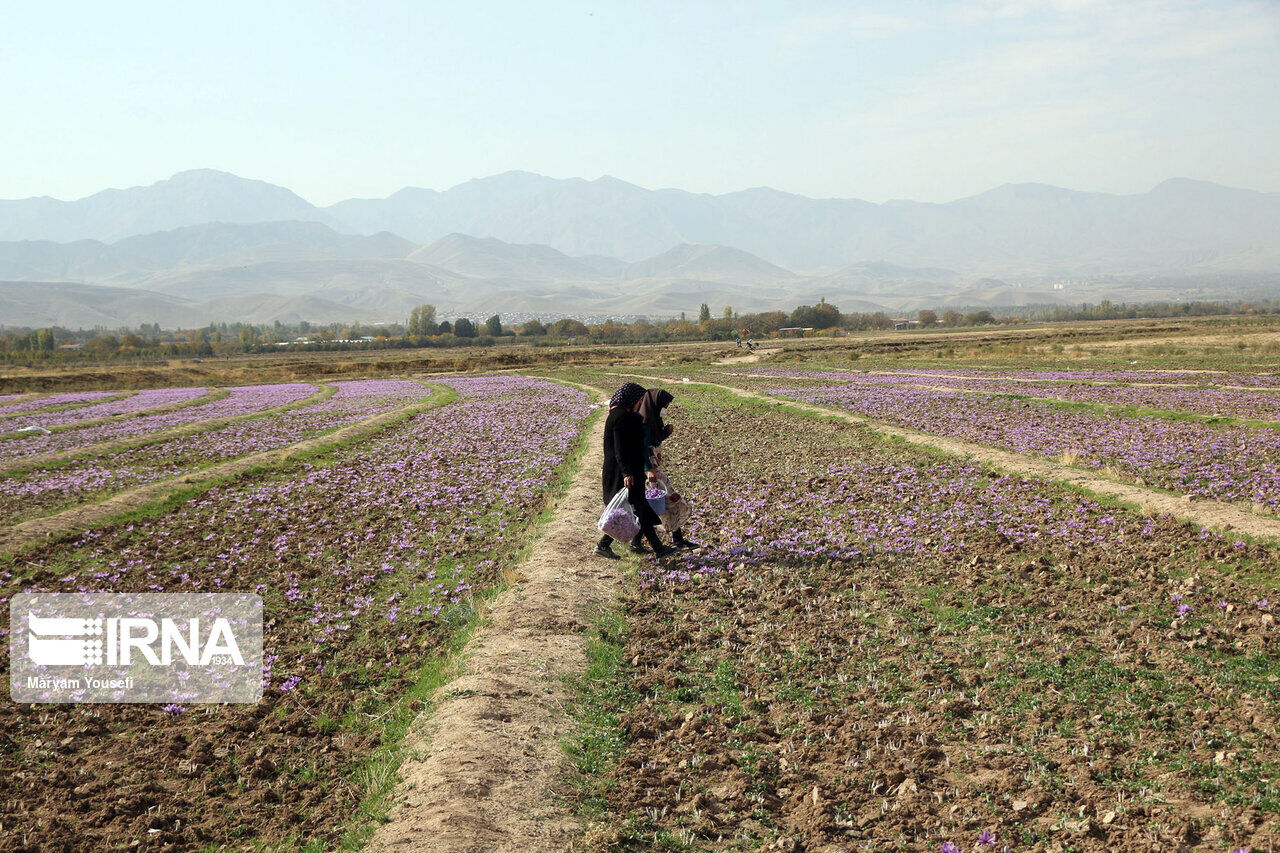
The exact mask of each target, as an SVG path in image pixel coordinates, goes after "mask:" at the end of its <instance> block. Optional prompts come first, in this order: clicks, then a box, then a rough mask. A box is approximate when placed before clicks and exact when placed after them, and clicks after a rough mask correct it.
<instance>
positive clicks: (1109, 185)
mask: <svg viewBox="0 0 1280 853" xmlns="http://www.w3.org/2000/svg"><path fill="white" fill-rule="evenodd" d="M0 80H3V81H4V84H3V85H2V86H0V197H3V198H17V197H23V196H29V195H46V194H47V195H52V196H55V197H58V198H77V197H80V196H83V195H87V194H89V193H91V192H95V191H97V190H99V189H102V188H103V187H107V186H115V187H119V186H132V185H137V184H145V183H151V182H153V181H155V180H158V179H161V178H165V177H168V176H169V175H170V174H172V173H174V172H177V171H180V170H183V169H189V168H197V167H209V168H216V169H224V170H227V171H230V172H235V173H236V174H239V175H242V176H245V177H252V178H260V179H262V180H267V181H271V182H273V183H277V184H282V185H284V186H287V187H289V188H291V189H293V190H295V191H297V192H298V193H299V194H301V195H302V196H303V197H305V198H307V199H308V200H310V201H313V202H315V203H317V204H328V203H332V202H334V201H337V200H339V199H342V198H346V197H349V196H383V195H387V194H389V193H391V192H393V191H395V190H397V189H399V188H400V187H403V186H406V185H412V186H424V187H433V188H437V189H443V188H445V187H448V186H452V185H453V184H456V183H459V182H461V181H464V180H467V179H469V178H472V177H478V176H484V175H489V174H494V173H497V172H502V171H506V170H508V169H527V170H529V171H535V172H541V173H543V174H548V175H553V176H556V177H569V176H582V177H587V178H595V177H598V176H600V175H602V174H611V175H615V176H617V177H620V178H622V179H624V180H628V181H632V182H634V183H638V184H641V185H643V186H647V187H662V186H678V187H682V188H685V189H690V190H695V191H705V192H725V191H730V190H735V189H741V188H744V187H749V186H759V185H770V186H774V187H777V188H779V189H783V190H789V191H792V192H799V193H804V194H806V195H813V196H856V197H861V198H867V199H871V200H873V201H882V200H884V199H887V198H915V199H921V200H928V201H945V200H949V199H953V198H957V197H960V196H964V195H968V194H972V193H975V192H980V191H982V190H985V189H988V188H990V187H992V186H995V185H997V184H1001V183H1005V182H1019V181H1042V182H1045V183H1052V184H1058V185H1062V186H1068V187H1072V188H1076V189H1096V190H1105V191H1110V192H1139V191H1143V190H1146V189H1148V188H1150V187H1151V186H1152V185H1153V184H1155V183H1157V182H1159V181H1160V180H1162V179H1164V178H1167V177H1171V176H1185V177H1193V178H1204V179H1208V180H1214V181H1219V182H1222V183H1226V184H1232V185H1236V186H1247V187H1253V188H1255V189H1264V190H1272V191H1280V0H1216V2H1182V1H1181V0H1149V1H1148V0H1123V2H1120V1H1119V0H1117V2H1107V0H1056V2H1045V3H1040V2H1024V1H1023V0H1008V2H1003V0H991V2H972V3H970V2H963V3H961V2H955V3H944V2H936V3H924V2H918V3H917V2H910V0H905V1H903V2H881V3H855V2H845V3H817V2H815V3H782V2H758V3H735V2H724V3H705V2H696V0H683V2H677V3H654V2H645V3H625V4H624V3H620V2H611V3H607V2H596V3H549V2H533V3H530V2H528V0H525V2H518V3H483V2H480V3H461V2H459V3H422V2H419V3H413V2H377V1H376V0H368V2H361V3H355V2H353V3H338V2H318V0H307V2H277V0H257V2H253V3H243V2H233V0H220V2H217V3H184V2H177V3H175V2H166V3H148V4H138V3H129V2H122V1H121V0H116V2H105V3H104V2H101V0H95V2H84V3H71V2H51V3H36V2H22V3H18V2H10V3H3V4H0Z"/></svg>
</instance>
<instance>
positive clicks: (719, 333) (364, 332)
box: [0, 299, 1280, 363]
mask: <svg viewBox="0 0 1280 853" xmlns="http://www.w3.org/2000/svg"><path fill="white" fill-rule="evenodd" d="M1277 313H1280V300H1259V301H1253V302H1240V301H1235V302H1227V301H1188V302H1162V303H1149V304H1135V305H1126V304H1124V303H1119V304H1115V303H1111V302H1109V301H1103V302H1100V303H1098V304H1096V305H1088V304H1085V305H1081V306H1080V307H1079V308H1066V307H1063V306H1040V307H1035V306H1033V307H1029V308H1006V309H999V310H997V311H994V312H993V311H992V310H988V309H978V310H973V311H967V312H961V311H958V310H955V309H949V310H946V311H943V312H941V313H939V312H937V311H934V310H929V309H925V310H921V311H918V312H916V313H915V315H914V316H913V317H910V318H904V317H893V316H891V315H889V314H887V313H886V312H883V311H875V312H856V311H855V312H843V311H841V310H840V309H839V308H838V307H836V306H835V305H832V304H831V303H829V302H827V301H826V300H825V299H820V300H819V301H818V302H817V303H816V304H814V305H799V306H797V307H796V308H795V309H793V310H792V311H789V312H786V311H765V312H756V313H747V314H739V313H738V312H736V311H734V310H733V308H732V307H731V306H727V305H726V306H724V308H723V310H722V311H720V313H719V316H713V315H712V311H711V307H710V306H709V305H707V304H705V303H704V304H702V305H701V306H699V309H698V316H697V319H696V320H689V319H687V318H686V317H685V314H684V313H681V315H680V316H679V317H673V318H670V319H667V320H660V321H656V322H654V321H649V320H644V319H641V320H635V321H633V322H621V321H618V320H605V321H603V322H601V323H592V324H588V323H584V322H582V321H580V320H575V319H571V318H563V319H559V320H555V321H554V322H547V323H544V322H543V321H541V320H539V319H532V320H528V321H525V322H523V323H520V324H519V325H513V326H508V325H507V324H505V323H503V322H502V318H501V317H500V316H499V315H497V314H494V315H492V316H490V317H489V318H488V319H486V320H484V321H483V322H479V321H473V320H471V319H469V318H466V317H458V318H456V319H454V320H452V321H450V320H441V319H439V318H438V315H437V311H436V308H435V306H433V305H429V304H424V305H419V306H416V307H415V308H413V310H412V311H410V312H409V316H408V318H407V319H406V320H405V322H403V323H386V324H377V325H362V324H360V323H328V324H316V323H310V322H307V321H305V320H303V321H301V322H298V323H281V322H279V321H276V322H275V323H269V324H255V323H211V324H210V325H208V326H204V327H201V328H198V329H185V330H184V329H173V330H169V329H162V328H161V327H160V326H159V324H157V323H144V324H142V325H140V326H137V327H133V328H121V329H115V330H107V329H102V328H98V329H91V330H83V329H77V330H71V329H65V328H61V327H57V326H55V327H49V328H41V329H32V328H9V329H0V359H2V360H4V361H5V362H8V363H33V362H42V361H78V360H84V361H103V360H108V361H110V360H138V359H169V358H210V357H219V356H231V355H239V354H249V353H268V352H280V351H285V350H288V349H290V348H300V349H309V350H316V349H318V350H364V349H400V348H413V347H463V346H500V345H503V344H510V343H517V342H519V343H529V344H533V345H535V346H557V345H566V344H579V343H605V344H623V343H659V342H663V341H697V340H732V339H734V338H742V339H751V338H768V337H774V336H779V335H787V334H806V335H807V334H819V335H823V334H825V335H831V334H838V333H840V332H841V331H874V330H888V329H893V328H895V327H900V326H902V325H904V321H906V324H909V325H910V326H912V327H916V328H926V329H930V328H961V327H966V326H968V327H973V326H985V325H994V324H999V325H1017V324H1023V323H1040V322H1063V321H1080V320H1110V319H1137V318H1144V317H1149V318H1164V317H1197V316H1213V315H1226V314H1277Z"/></svg>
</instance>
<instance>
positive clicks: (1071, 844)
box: [0, 365, 1280, 853]
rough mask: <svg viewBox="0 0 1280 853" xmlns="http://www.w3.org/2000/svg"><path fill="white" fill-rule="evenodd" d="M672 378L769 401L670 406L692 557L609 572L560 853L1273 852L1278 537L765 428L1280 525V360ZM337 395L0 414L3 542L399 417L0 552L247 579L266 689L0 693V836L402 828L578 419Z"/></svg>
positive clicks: (3, 582) (170, 574)
mask: <svg viewBox="0 0 1280 853" xmlns="http://www.w3.org/2000/svg"><path fill="white" fill-rule="evenodd" d="M560 374H561V375H562V376H563V377H564V378H566V379H570V380H573V381H577V382H582V383H585V384H588V385H593V386H596V387H598V388H600V389H601V390H604V391H609V390H612V388H613V387H616V386H617V385H618V384H620V383H621V382H622V381H623V380H624V377H621V376H615V375H611V374H604V373H602V372H599V371H593V370H589V369H582V370H562V371H561V372H560ZM688 375H690V376H693V377H695V378H701V379H706V380H707V381H711V382H718V383H721V384H726V385H735V386H740V387H746V388H752V389H754V390H759V391H763V392H766V393H767V394H768V395H770V396H772V397H773V398H774V399H775V400H776V403H768V402H761V401H752V400H744V399H741V398H739V397H736V396H734V395H732V394H730V393H729V392H727V391H721V390H716V389H709V388H706V387H705V386H698V385H695V384H684V383H679V382H676V383H672V384H671V385H669V386H667V387H669V388H670V390H672V391H673V393H674V394H675V397H676V402H675V404H674V405H673V406H672V407H671V410H670V421H671V423H672V425H673V426H674V429H675V432H674V434H673V436H672V438H671V439H670V440H669V442H668V443H667V444H665V445H664V450H665V452H666V455H667V465H666V467H667V470H668V473H669V474H670V475H671V477H672V480H673V483H674V485H675V486H676V488H677V489H679V491H681V492H682V493H683V494H684V495H685V496H686V497H688V498H689V500H690V501H691V503H692V505H693V507H694V516H693V519H692V521H691V522H690V523H689V524H688V525H687V527H686V531H687V532H688V534H689V536H690V537H691V538H693V539H695V540H698V541H702V542H703V543H705V547H704V548H702V549H701V550H698V551H684V552H681V553H680V554H679V555H678V556H675V557H673V558H669V559H666V560H663V561H661V562H659V561H657V560H654V559H653V558H651V557H635V556H632V555H627V556H626V558H625V559H626V560H627V561H628V565H627V568H628V569H629V572H628V574H627V576H628V577H629V578H630V581H629V582H628V585H627V588H626V589H625V590H624V597H623V599H622V601H621V604H620V605H619V608H618V609H617V610H616V611H615V612H613V613H611V614H606V615H604V616H603V617H602V621H601V624H600V629H599V637H598V638H597V640H596V641H595V642H594V645H593V648H592V661H593V665H592V668H591V671H590V672H589V673H588V674H587V675H586V676H584V678H583V679H581V681H580V682H579V683H578V684H577V685H576V688H575V689H576V695H577V699H576V700H575V702H574V707H573V708H572V713H573V716H574V717H575V719H576V720H577V723H576V728H575V730H574V734H573V736H572V738H571V739H570V742H569V743H568V744H567V745H566V746H567V750H568V755H569V762H570V767H569V769H568V771H567V773H568V776H569V778H567V779H566V786H565V792H567V793H568V794H569V800H570V801H571V802H572V803H574V804H575V805H576V807H577V808H578V809H579V811H580V815H581V817H582V819H583V821H584V849H596V850H637V851H639V850H706V851H712V850H715V851H720V850H769V849H772V850H797V851H799V850H807V851H824V853H833V851H836V850H881V849H885V850H920V851H954V850H963V851H966V853H973V851H975V850H976V851H985V850H1006V849H1007V850H1009V851H1035V850H1061V851H1067V850H1075V851H1112V850H1119V851H1137V850H1144V851H1146V850H1199V849H1204V850H1221V851H1228V852H1229V851H1235V850H1250V851H1259V850H1267V849H1268V845H1269V844H1272V843H1273V842H1274V841H1275V840H1277V839H1280V730H1278V727H1280V657H1278V656H1277V642H1278V641H1277V633H1276V631H1277V628H1276V614H1275V607H1276V606H1277V605H1273V602H1277V603H1280V590H1277V588H1276V580H1275V572H1276V568H1277V565H1278V564H1280V562H1278V558H1280V545H1277V543H1274V542H1268V541H1254V540H1250V539H1247V538H1245V537H1242V536H1237V535H1233V534H1232V532H1231V531H1229V530H1228V531H1214V530H1208V529H1201V528H1200V527H1198V526H1195V525H1190V524H1187V523H1184V522H1181V521H1179V520H1178V519H1176V518H1173V517H1170V516H1167V515H1164V516H1162V515H1150V514H1143V513H1140V512H1136V511H1133V510H1129V509H1125V508H1123V507H1119V506H1113V505H1109V504H1105V503H1100V502H1098V501H1096V500H1092V499H1090V498H1088V497H1086V496H1083V495H1081V494H1080V493H1077V492H1073V491H1070V490H1067V489H1065V488H1061V487H1058V486H1055V485H1054V484H1053V483H1051V482H1045V481H1039V480H1032V479H1025V478H1020V477H1013V476H1004V475H1000V474H997V473H994V472H992V471H991V470H988V469H986V468H984V467H983V466H982V465H980V464H977V463H974V462H972V461H969V460H966V459H961V458H957V457H953V456H947V455H943V454H940V453H933V452H930V451H927V450H924V449H920V448H917V447H912V446H906V445H903V444H902V443H900V442H893V441H888V440H884V439H881V438H878V437H877V436H876V435H874V434H873V433H872V432H871V431H870V430H867V429H864V428H861V427H858V426H856V425H851V424H849V423H847V422H843V421H834V420H824V419H822V418H819V417H813V416H810V415H808V414H805V413H802V412H800V411H798V410H796V409H794V408H788V407H787V406H785V403H786V402H787V401H790V400H803V401H806V402H812V403H815V404H817V405H819V406H825V407H829V408H831V409H832V410H839V411H850V412H854V413H856V414H859V415H862V416H864V417H867V418H870V419H872V420H875V421H882V422H885V423H892V424H896V425H900V426H906V427H909V428H912V429H916V430H920V431H922V432H925V433H930V434H935V435H940V436H949V437H957V438H963V439H965V440H968V441H972V442H976V443H980V444H986V445H991V446H995V447H1001V448H1004V449H1008V450H1013V451H1016V452H1020V453H1025V454H1029V455H1035V456H1040V457H1047V458H1050V459H1053V460H1057V461H1059V462H1061V463H1064V464H1065V463H1068V462H1070V463H1074V464H1076V465H1085V466H1089V467H1092V468H1098V469H1102V470H1106V471H1107V472H1108V474H1109V475H1110V476H1113V477H1116V478H1120V479H1127V480H1130V481H1132V482H1137V483H1143V484H1146V485H1147V486H1148V487H1151V488H1160V489H1167V490H1170V491H1175V492H1180V493H1183V494H1189V495H1194V496H1197V497H1199V498H1201V499H1203V500H1217V501H1231V502H1236V503H1240V504H1243V505H1248V506H1254V507H1255V508H1256V509H1257V510H1258V511H1259V512H1261V513H1275V512H1277V511H1278V510H1280V479H1277V477H1278V476H1280V475H1277V470H1278V469H1280V435H1277V433H1276V431H1275V430H1273V429H1271V428H1269V427H1267V426H1266V425H1265V424H1262V423H1260V422H1265V421H1270V420H1275V419H1276V418H1275V417H1274V416H1273V415H1272V414H1271V412H1272V409H1270V408H1268V407H1274V405H1275V403H1276V400H1277V399H1278V398H1280V391H1278V390H1270V389H1272V388H1280V383H1278V382H1277V381H1274V380H1275V377H1267V376H1256V377H1254V376H1249V375H1245V374H1231V375H1229V374H1203V373H1191V372H1188V373H1185V374H1166V373H1162V372H1158V371H1147V372H1144V373H1136V372H1135V373H1125V372H1122V371H1010V370H1004V371H982V372H979V371H971V370H966V369H963V368H951V369H947V370H938V371H933V370H920V369H912V370H909V371H899V372H896V373H888V372H878V373H868V372H862V371H853V370H848V369H836V368H825V367H820V368H813V369H791V368H785V367H781V368H776V367H769V366H766V365H759V366H757V365H750V366H740V367H736V368H728V367H726V368H725V369H715V368H705V369H697V368H693V369H691V370H690V372H689V374H688ZM641 381H643V382H644V383H645V384H646V385H649V386H651V387H652V386H656V385H665V384H666V383H662V382H658V381H655V380H643V379H642V380H641ZM324 385H325V386H332V387H333V391H332V395H331V396H325V395H326V394H329V393H330V392H329V391H327V390H326V391H321V387H320V386H317V385H312V384H308V383H300V382H299V383H287V384H278V385H257V386H237V387H229V388H226V389H217V388H185V389H167V390H165V391H163V392H161V391H156V392H154V393H149V392H147V391H140V392H129V393H126V392H103V393H101V394H97V395H93V394H55V395H47V396H43V397H34V398H29V397H24V396H21V395H14V397H13V399H12V400H10V401H9V402H6V401H5V400H4V399H3V398H0V418H3V419H6V420H3V421H0V423H14V424H20V423H25V419H26V418H32V419H34V418H46V420H44V421H42V423H44V424H47V425H48V426H49V427H56V431H54V432H53V433H52V434H49V435H39V436H31V435H20V436H12V435H10V437H8V438H3V437H0V461H4V462H5V464H8V465H10V466H11V467H10V470H9V473H7V474H0V525H11V524H14V523H16V522H19V521H21V520H23V519H31V518H36V517H39V516H42V515H47V514H49V513H54V512H57V511H60V510H62V509H64V508H67V507H72V506H76V505H80V504H83V503H85V502H89V501H96V500H101V499H102V498H104V497H106V496H108V495H112V494H116V493H118V492H120V491H122V490H125V489H129V488H132V487H134V486H137V485H142V484H148V483H161V482H165V481H173V482H174V483H175V486H176V485H178V484H179V481H178V479H177V478H180V477H181V476H182V475H184V474H187V473H190V472H192V471H195V470H198V469H200V468H204V467H207V466H209V465H213V464H216V463H218V462H222V461H226V460H230V459H236V458H240V457H244V456H247V455H250V454H253V453H257V452H260V451H263V450H270V449H276V448H281V447H287V446H289V445H292V444H295V443H297V442H299V441H304V440H306V439H308V438H312V437H315V436H318V435H323V434H325V433H328V432H330V431H332V430H335V429H338V428H339V427H341V426H344V425H348V424H353V423H356V422H358V421H362V420H364V419H367V418H370V417H373V416H375V415H379V414H384V413H388V412H396V411H401V410H406V416H405V418H404V419H403V420H400V421H398V422H396V423H395V424H393V425H390V426H386V427H384V428H382V429H380V430H378V431H376V432H374V433H372V434H371V435H369V436H366V437H364V438H361V439H360V440H358V441H355V442H351V443H348V444H346V445H343V446H340V447H337V448H334V449H331V450H328V451H324V452H321V453H319V454H318V455H315V456H311V457H308V458H306V459H305V460H302V461H295V462H293V463H291V464H290V465H289V466H288V467H286V468H284V469H282V470H275V471H271V472H266V471H256V472H250V473H249V474H246V475H244V476H241V477H240V478H238V479H236V480H233V481H231V482H228V483H224V484H221V485H217V486H214V487H212V488H204V490H202V491H195V492H191V493H184V495H185V497H184V498H182V499H181V501H180V502H178V503H176V504H175V505H171V506H168V507H167V508H160V507H155V508H151V509H149V510H147V509H144V510H141V511H137V512H134V513H132V514H131V515H129V516H125V517H121V518H119V519H116V520H114V521H110V522H107V523H105V524H103V525H101V526H98V527H95V528H94V529H92V530H89V531H88V532H85V533H81V534H76V535H74V536H71V537H69V538H66V539H63V540H60V541H52V542H49V543H45V544H40V545H37V546H34V547H31V548H28V549H27V550H24V551H22V552H19V553H17V554H14V555H10V556H7V557H3V558H0V605H2V604H4V603H6V602H8V600H9V598H10V597H11V596H13V595H15V594H17V593H21V592H27V591H40V590H50V591H105V592H110V591H133V592H202V591H207V592H218V591H242V592H255V593H257V594H259V595H261V596H262V598H263V600H264V602H265V607H266V620H265V622H266V632H265V635H264V643H265V647H266V655H267V657H266V665H265V667H264V671H263V672H262V676H261V677H262V685H263V688H264V697H263V700H262V701H261V702H260V703H258V704H256V705H248V706H241V705H221V706H218V705H204V704H201V703H198V702H195V701H190V700H182V699H180V700H179V701H175V702H174V703H172V704H169V705H166V706H162V707H161V706H147V705H137V706H130V705H122V706H115V705H92V706H90V705H86V706H67V705H20V704H16V703H12V702H8V703H6V704H5V706H4V708H3V709H2V710H0V849H4V850H19V851H45V850H52V851H96V850H103V849H128V848H130V847H131V846H132V847H133V849H166V850H180V851H187V850H190V851H218V850H239V849H250V850H252V849H265V850H276V849H282V850H294V849H296V850H308V851H320V850H328V849H353V848H356V847H358V846H359V844H360V843H361V842H362V841H363V840H364V839H366V838H367V837H368V834H369V832H370V828H371V827H372V826H373V825H375V824H376V823H377V822H378V821H380V820H382V819H383V818H384V817H385V816H386V815H387V811H388V806H389V793H390V791H391V790H392V787H393V785H394V783H395V778H396V777H395V771H396V768H397V766H398V763H399V761H400V760H401V759H402V757H403V748H402V746H401V745H400V744H401V739H402V737H403V734H404V732H405V730H406V728H407V726H408V724H409V722H410V721H411V720H413V719H414V718H415V717H416V716H417V715H419V714H420V713H427V714H429V713H430V709H431V697H432V696H433V695H434V692H435V691H437V690H447V689H448V687H447V681H448V677H449V673H450V670H449V668H448V664H447V661H448V660H449V657H448V656H449V654H450V653H451V652H452V651H455V650H456V649H457V648H459V646H460V644H461V643H462V642H463V641H464V640H465V638H466V636H467V635H468V632H469V631H471V630H474V629H475V628H476V626H477V624H478V623H479V621H480V620H479V619H478V614H479V613H480V611H481V610H482V608H483V604H484V601H485V600H486V599H487V597H488V596H490V595H491V594H492V593H493V592H494V591H495V590H497V589H498V588H500V587H501V586H503V584H504V583H505V581H506V579H507V578H509V577H511V572H510V570H511V569H512V568H513V567H514V566H515V565H516V563H517V562H518V560H519V559H520V554H521V551H522V549H523V548H524V547H525V546H526V545H527V544H528V543H529V541H530V539H531V537H532V536H534V535H536V533H537V521H538V520H539V519H540V518H542V517H543V516H544V515H545V511H546V508H547V507H548V506H549V503H550V501H551V499H552V498H553V497H554V495H556V494H557V493H558V492H559V491H560V490H561V489H562V488H563V487H564V485H565V483H566V482H567V480H568V478H569V477H570V476H572V475H573V474H574V473H575V471H574V465H575V458H576V457H575V450H576V449H577V448H579V447H581V442H582V441H583V438H584V434H585V433H584V430H585V428H586V426H587V424H588V423H589V419H590V418H591V417H592V415H591V411H592V406H591V404H590V401H589V398H588V396H587V395H586V394H585V393H583V392H582V391H580V390H577V389H576V388H573V387H570V386H568V385H564V384H558V383H555V382H550V381H546V380H541V379H534V378H529V377H522V376H517V375H502V376H471V375H465V376H441V377H433V378H432V379H431V386H432V387H428V385H427V384H424V383H422V382H418V381H416V380H411V379H377V380H350V381H337V382H326V383H324ZM222 390H225V391H226V395H225V396H222V395H221V391H222ZM205 397H208V398H209V399H207V400H206V399H204V398H205ZM428 404H430V405H431V407H430V408H426V409H425V410H423V411H418V409H419V408H421V407H424V406H426V405H428ZM19 406H21V407H25V408H24V410H23V411H21V412H16V413H15V412H14V411H13V410H14V408H15V407H19ZM410 407H412V408H410ZM152 409H161V410H162V411H158V412H152V411H151V410H152ZM409 412H416V413H413V414H409ZM1218 416H1221V417H1218ZM100 418H107V420H99V419H100ZM228 418H230V419H232V420H230V421H228V420H227V419H228ZM202 422H207V424H204V425H202ZM173 427H183V428H184V430H183V434H180V435H174V434H172V433H166V432H165V431H167V430H170V429H172V428H173ZM188 429H189V430H190V431H189V432H188V431H187V430H188ZM151 433H155V434H156V437H155V439H154V440H151V439H148V438H146V437H147V436H149V435H150V434H151ZM120 439H127V440H128V442H127V446H124V445H121V446H116V445H113V444H112V443H111V442H117V441H119V440H120ZM580 473H581V475H582V476H584V477H587V478H588V479H591V480H593V482H594V478H595V477H596V476H597V472H595V471H589V472H580ZM586 533H587V536H588V538H589V537H590V536H591V534H592V533H593V532H592V531H586ZM588 551H589V549H588V548H586V547H585V546H584V550H583V554H582V559H583V560H592V559H597V558H594V557H591V556H590V555H589V553H588ZM3 611H4V612H6V613H7V608H3ZM5 625H6V628H5V629H4V630H5V632H6V633H7V622H6V623H5ZM2 645H4V646H5V649H6V650H5V651H4V652H3V654H5V655H7V653H8V652H7V644H2ZM442 685H443V686H442ZM531 701H532V698H531ZM575 770H576V772H575ZM134 841H139V844H137V845H134V844H133V842H134Z"/></svg>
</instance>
